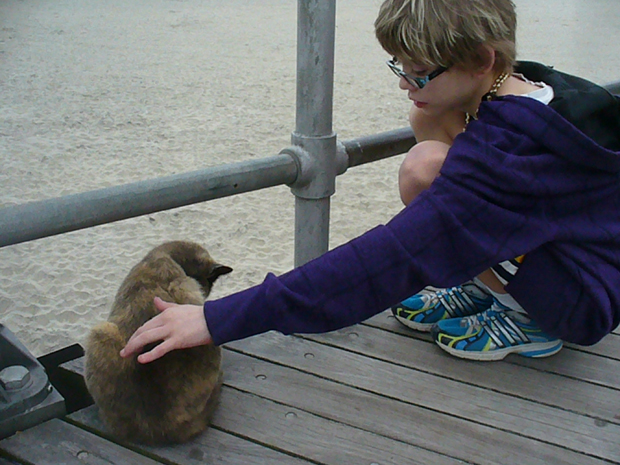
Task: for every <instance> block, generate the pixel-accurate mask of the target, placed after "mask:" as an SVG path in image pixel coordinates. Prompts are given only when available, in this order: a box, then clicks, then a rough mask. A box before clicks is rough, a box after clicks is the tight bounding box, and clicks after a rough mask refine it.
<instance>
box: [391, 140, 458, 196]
mask: <svg viewBox="0 0 620 465" xmlns="http://www.w3.org/2000/svg"><path fill="white" fill-rule="evenodd" d="M449 149H450V146H449V145H448V144H446V143H444V142H440V141H436V140H426V141H423V142H419V143H417V144H416V145H414V146H413V147H412V148H411V150H409V152H408V153H407V156H406V157H405V160H404V161H403V163H402V164H401V166H400V170H399V172H398V187H399V192H400V198H401V200H402V201H403V203H404V204H405V205H408V204H409V203H410V202H411V201H412V200H413V199H415V198H416V197H417V196H418V195H420V194H421V193H422V192H423V191H424V190H426V189H428V188H429V187H430V185H431V184H432V183H433V181H434V180H435V178H436V177H437V176H438V175H439V170H440V169H441V167H442V165H443V162H444V160H445V159H446V156H447V154H448V150H449Z"/></svg>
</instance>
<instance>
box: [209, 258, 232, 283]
mask: <svg viewBox="0 0 620 465" xmlns="http://www.w3.org/2000/svg"><path fill="white" fill-rule="evenodd" d="M232 270H233V269H232V268H231V267H229V266H226V265H220V264H219V263H215V264H214V265H213V266H212V267H211V270H209V275H208V276H207V280H208V281H209V282H210V283H211V284H213V283H214V282H215V280H216V279H217V278H219V277H220V276H222V275H224V274H228V273H230V272H231V271H232Z"/></svg>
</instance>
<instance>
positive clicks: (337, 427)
mask: <svg viewBox="0 0 620 465" xmlns="http://www.w3.org/2000/svg"><path fill="white" fill-rule="evenodd" d="M71 418H72V420H73V421H76V422H80V423H82V424H84V425H88V426H89V427H92V428H96V429H99V428H102V424H101V421H100V420H99V419H98V415H97V414H96V407H90V408H88V409H84V410H82V411H80V412H76V413H74V414H72V415H71ZM213 426H214V427H215V428H219V429H222V430H223V431H228V432H230V433H233V434H235V435H239V436H242V437H244V438H248V439H250V440H251V441H254V442H256V443H258V444H264V445H267V446H269V447H272V448H273V449H276V450H279V451H284V452H288V453H289V454H292V455H294V456H297V457H300V458H306V459H308V460H310V461H312V463H319V464H326V465H330V464H333V465H341V464H345V463H368V464H371V463H380V464H382V465H387V464H398V465H402V464H403V463H407V464H411V465H415V464H420V465H428V464H430V463H432V464H437V465H443V464H446V465H454V464H462V463H463V462H462V461H460V460H457V459H453V458H449V457H446V456H443V455H441V454H437V453H435V452H431V451H427V450H425V449H421V448H418V447H414V446H411V445H409V444H405V443H402V442H400V441H396V440H393V439H390V438H385V437H382V436H380V435H377V434H374V433H371V432H368V431H364V430H361V429H358V428H353V427H350V426H347V425H344V424H340V423H338V422H334V421H331V420H328V419H325V418H321V417H319V416H317V415H313V414H310V413H307V412H304V411H302V410H299V409H296V408H293V407H290V406H287V405H282V404H279V403H276V402H272V401H270V400H268V399H263V398H261V397H258V396H255V395H252V394H248V393H244V392H241V391H238V390H236V389H231V388H226V387H225V388H224V389H223V391H222V399H221V402H220V406H219V407H218V410H217V411H216V414H215V416H214V419H213ZM215 428H210V429H209V430H208V431H207V432H206V433H204V434H203V435H201V436H200V437H199V438H197V440H195V441H192V442H191V443H190V444H188V445H181V446H174V447H165V448H157V447H144V446H140V445H132V447H136V448H138V449H139V450H143V451H144V452H146V453H149V454H150V455H151V456H155V457H161V458H165V459H167V460H170V461H173V462H174V463H178V464H179V465H180V464H183V465H190V464H195V465H198V464H199V463H217V464H218V465H219V464H231V465H233V464H234V465H241V464H243V465H245V464H250V463H269V464H272V463H291V464H300V465H301V464H302V463H308V462H307V461H303V460H301V459H296V458H294V457H290V456H287V455H285V454H283V453H281V454H279V455H277V454H278V453H277V452H276V451H275V450H271V449H269V448H268V447H262V449H263V450H264V451H263V452H262V455H260V454H255V455H248V456H245V457H244V456H243V455H242V454H236V458H235V459H234V460H233V459H231V458H230V457H227V454H228V453H229V450H228V445H220V446H218V444H216V443H214V442H213V441H209V439H208V438H209V436H211V435H212V434H223V433H222V432H221V431H217V430H216V429H215ZM229 437H230V438H235V436H232V435H229ZM237 439H239V438H237ZM246 442H247V441H246ZM258 444H256V445H255V446H256V449H258V447H259V446H258ZM269 453H270V454H271V455H268V454H269ZM248 457H254V458H253V459H250V458H248Z"/></svg>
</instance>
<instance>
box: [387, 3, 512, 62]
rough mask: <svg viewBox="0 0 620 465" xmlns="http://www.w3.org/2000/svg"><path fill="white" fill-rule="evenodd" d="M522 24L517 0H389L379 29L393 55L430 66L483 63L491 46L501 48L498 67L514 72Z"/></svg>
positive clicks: (499, 49)
mask: <svg viewBox="0 0 620 465" xmlns="http://www.w3.org/2000/svg"><path fill="white" fill-rule="evenodd" d="M516 26H517V17H516V13H515V5H514V3H513V2H512V0H385V1H384V3H383V4H382V5H381V8H380V10H379V15H378V17H377V20H376V21H375V33H376V35H377V39H378V40H379V43H380V44H381V46H382V47H383V48H384V49H385V50H386V51H387V52H388V53H389V54H391V55H394V56H396V57H398V58H399V59H401V60H405V59H406V60H409V61H410V62H412V63H415V64H419V65H425V66H430V67H433V66H435V67H436V66H443V67H446V68H448V67H451V66H462V67H464V68H466V69H473V68H475V67H478V66H482V65H484V64H485V63H487V62H488V58H489V57H488V53H487V54H485V53H484V49H483V48H482V47H481V45H483V44H485V45H487V46H489V47H491V48H492V49H493V50H495V64H494V68H495V69H496V70H498V71H510V70H512V67H513V65H514V63H515V60H516V45H515V42H516V38H515V36H516Z"/></svg>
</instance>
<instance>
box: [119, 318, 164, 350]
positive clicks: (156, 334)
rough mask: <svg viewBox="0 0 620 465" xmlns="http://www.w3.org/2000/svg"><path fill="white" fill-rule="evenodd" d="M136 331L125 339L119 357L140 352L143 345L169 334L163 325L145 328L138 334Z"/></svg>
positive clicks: (160, 339)
mask: <svg viewBox="0 0 620 465" xmlns="http://www.w3.org/2000/svg"><path fill="white" fill-rule="evenodd" d="M151 321H152V320H151ZM138 331H139V330H138ZM138 331H136V332H135V333H134V335H133V336H131V337H130V338H129V341H127V344H126V345H125V347H124V348H123V349H122V350H121V357H125V358H126V357H130V356H131V355H133V354H136V353H138V352H140V351H141V350H142V349H143V348H144V346H146V345H148V344H151V343H153V342H157V341H162V340H164V339H166V338H167V337H168V336H169V331H168V329H167V328H166V327H165V326H158V327H155V328H153V329H149V330H145V331H143V332H141V333H140V334H138Z"/></svg>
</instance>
